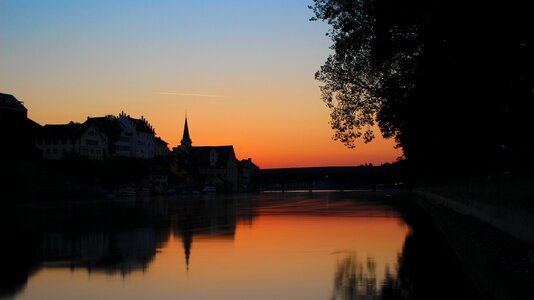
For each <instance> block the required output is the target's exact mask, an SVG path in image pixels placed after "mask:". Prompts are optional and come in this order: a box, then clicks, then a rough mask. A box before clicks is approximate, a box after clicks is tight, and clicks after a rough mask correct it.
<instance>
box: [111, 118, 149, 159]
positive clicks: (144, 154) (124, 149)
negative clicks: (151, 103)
mask: <svg viewBox="0 0 534 300" xmlns="http://www.w3.org/2000/svg"><path fill="white" fill-rule="evenodd" d="M118 121H119V123H120V126H121V134H120V137H119V138H118V140H117V142H116V143H115V153H114V154H115V155H117V156H126V157H134V158H143V159H152V158H154V155H155V144H154V142H155V139H154V128H152V126H151V125H150V124H149V123H148V121H147V120H146V119H145V118H144V117H142V116H141V119H135V118H132V117H130V116H129V115H126V114H125V113H124V112H121V113H120V114H119V117H118Z"/></svg>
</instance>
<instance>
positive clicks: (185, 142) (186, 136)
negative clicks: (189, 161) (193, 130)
mask: <svg viewBox="0 0 534 300" xmlns="http://www.w3.org/2000/svg"><path fill="white" fill-rule="evenodd" d="M192 144H193V141H191V138H190V137H189V127H188V126H187V115H185V124H184V134H183V136H182V140H181V141H180V145H181V146H182V148H183V149H184V150H187V149H189V148H191V145H192Z"/></svg>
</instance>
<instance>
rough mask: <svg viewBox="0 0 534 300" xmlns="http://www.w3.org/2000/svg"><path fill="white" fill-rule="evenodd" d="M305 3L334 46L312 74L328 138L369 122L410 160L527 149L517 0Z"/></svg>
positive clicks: (528, 85)
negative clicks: (326, 115)
mask: <svg viewBox="0 0 534 300" xmlns="http://www.w3.org/2000/svg"><path fill="white" fill-rule="evenodd" d="M310 8H311V9H312V10H313V13H314V15H315V17H314V18H312V20H322V21H325V22H326V23H328V24H329V25H330V26H331V29H330V30H329V32H328V33H327V35H328V36H329V37H330V38H331V39H332V41H333V45H332V47H331V48H332V49H333V50H334V53H333V54H331V55H330V56H329V57H328V59H327V60H326V62H325V64H324V65H323V66H322V67H321V68H320V70H319V71H318V72H317V73H316V79H318V80H320V81H322V82H323V85H322V86H321V91H322V98H323V100H324V102H325V103H326V105H327V106H328V107H329V108H330V111H331V126H332V128H333V129H334V131H335V134H334V138H335V139H337V140H340V141H341V142H343V143H345V144H346V145H347V146H349V147H354V146H355V145H356V143H357V141H358V140H359V139H363V141H364V142H369V141H371V140H372V139H373V138H374V135H375V133H374V132H373V126H374V125H378V126H379V128H380V130H381V132H382V134H383V136H384V137H386V138H389V137H392V138H395V140H396V141H397V143H398V145H399V146H400V147H402V149H403V151H404V155H405V157H406V158H408V159H409V160H410V161H412V162H415V163H416V165H419V166H424V165H425V164H427V163H428V162H436V161H437V160H441V161H442V162H443V167H451V166H452V165H451V164H450V162H451V161H454V162H455V163H456V165H458V164H466V163H469V164H473V163H475V162H477V161H478V165H479V166H480V165H482V164H485V163H487V162H488V160H491V161H500V160H503V159H505V158H506V157H505V156H514V157H515V158H516V160H518V161H521V160H524V159H529V158H528V155H527V151H528V149H530V147H531V146H532V142H531V139H527V138H526V136H527V134H528V133H529V130H528V128H529V127H531V126H530V125H529V124H530V123H529V116H530V113H529V112H528V110H527V109H526V107H528V106H527V105H528V102H532V100H533V98H534V77H533V73H534V60H533V56H532V53H534V52H533V49H532V47H533V37H534V35H533V34H532V29H533V28H534V24H533V23H534V22H533V19H532V18H531V17H530V16H529V14H528V9H527V7H526V4H524V3H519V2H515V1H512V2H500V3H491V2H479V1H474V2H467V3H464V2H458V1H445V0H431V1H422V0H402V1H399V0H395V1H393V0H352V1H351V0H314V5H313V6H311V7H310ZM475 165H476V163H475Z"/></svg>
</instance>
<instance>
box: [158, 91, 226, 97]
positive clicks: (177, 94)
mask: <svg viewBox="0 0 534 300" xmlns="http://www.w3.org/2000/svg"><path fill="white" fill-rule="evenodd" d="M156 94H158V95H174V96H191V97H209V98H227V96H223V95H210V94H193V93H172V92H158V93H156Z"/></svg>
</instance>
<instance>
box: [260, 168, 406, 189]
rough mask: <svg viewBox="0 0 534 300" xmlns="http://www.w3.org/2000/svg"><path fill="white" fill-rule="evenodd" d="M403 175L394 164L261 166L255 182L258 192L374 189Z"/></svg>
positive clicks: (398, 179)
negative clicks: (308, 166)
mask: <svg viewBox="0 0 534 300" xmlns="http://www.w3.org/2000/svg"><path fill="white" fill-rule="evenodd" d="M402 178H404V176H403V172H400V168H399V166H398V165H396V164H387V165H382V166H379V167H373V166H370V165H369V166H366V165H363V166H358V167H310V168H281V169H262V170H260V171H259V174H258V182H259V183H260V189H261V190H262V191H266V190H274V191H282V192H285V191H288V190H308V191H309V192H312V191H313V190H339V191H344V190H349V189H373V190H375V189H376V186H377V185H379V184H394V183H399V182H401V181H403V180H402Z"/></svg>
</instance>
